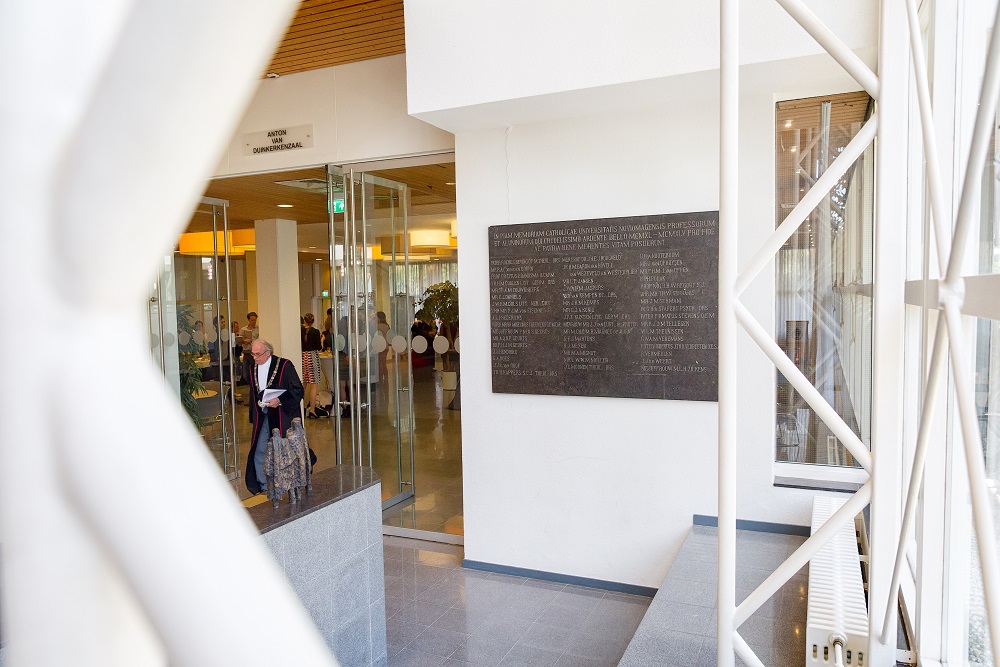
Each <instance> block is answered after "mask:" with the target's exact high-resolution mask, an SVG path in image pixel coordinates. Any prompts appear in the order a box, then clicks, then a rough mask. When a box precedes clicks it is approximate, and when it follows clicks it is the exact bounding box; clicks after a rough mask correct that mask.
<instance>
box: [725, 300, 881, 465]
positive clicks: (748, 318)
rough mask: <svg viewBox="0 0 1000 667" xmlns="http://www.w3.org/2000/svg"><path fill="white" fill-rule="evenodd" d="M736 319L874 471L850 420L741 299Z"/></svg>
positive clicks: (859, 459) (834, 432) (800, 392)
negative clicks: (794, 361) (849, 422)
mask: <svg viewBox="0 0 1000 667" xmlns="http://www.w3.org/2000/svg"><path fill="white" fill-rule="evenodd" d="M736 319H737V320H738V321H739V323H740V324H741V325H743V328H744V329H745V330H746V332H747V333H748V334H750V338H752V339H753V341H754V342H755V343H757V346H758V347H760V349H761V350H762V351H763V352H764V354H766V355H767V357H768V358H769V359H770V360H771V363H773V364H774V365H775V366H776V367H777V368H778V370H779V371H781V374H782V375H784V376H785V379H787V380H788V381H789V382H790V383H791V385H792V386H793V387H795V390H796V391H798V392H799V394H800V395H801V396H802V398H803V399H805V401H806V403H808V404H809V407H811V408H812V409H813V410H814V411H815V412H816V415H817V416H818V417H819V418H820V419H822V420H823V423H825V424H826V425H827V427H829V429H830V430H831V431H833V434H834V435H836V436H837V439H838V440H840V442H841V444H843V445H844V447H846V448H847V451H849V452H850V453H851V455H852V456H853V457H854V459H855V460H856V461H857V462H858V463H859V464H860V465H861V467H862V468H864V469H865V470H866V471H867V472H868V474H869V475H870V474H871V471H872V457H871V453H869V451H868V448H867V447H865V443H863V442H861V439H860V438H858V436H857V435H856V434H855V433H854V431H852V430H851V427H850V426H848V425H847V422H845V421H844V420H843V419H842V418H841V416H840V415H838V414H837V411H836V410H834V409H833V407H832V406H831V405H830V404H829V403H827V401H826V399H825V398H823V395H822V394H820V393H819V391H818V390H817V389H816V387H814V386H813V385H812V383H811V382H809V379H808V378H807V377H806V376H805V375H803V374H802V371H800V370H799V369H798V367H797V366H796V365H795V364H794V363H792V360H791V359H789V358H788V355H786V354H785V353H784V352H783V351H782V349H781V348H780V347H778V344H777V343H775V342H774V339H773V338H771V336H770V335H769V334H768V333H767V332H766V331H764V328H763V327H762V326H761V325H760V323H759V322H758V321H757V320H756V319H754V317H753V315H751V314H750V311H748V310H747V309H746V306H744V305H743V304H742V303H740V302H739V301H737V302H736Z"/></svg>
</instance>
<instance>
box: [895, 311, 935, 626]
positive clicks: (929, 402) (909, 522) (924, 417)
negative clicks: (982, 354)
mask: <svg viewBox="0 0 1000 667" xmlns="http://www.w3.org/2000/svg"><path fill="white" fill-rule="evenodd" d="M947 342H948V337H947V330H946V328H945V323H944V318H943V317H940V318H938V323H937V329H936V330H935V332H934V350H933V352H931V364H930V369H929V370H928V373H927V383H926V384H925V385H924V387H925V389H924V397H923V402H922V403H923V404H922V405H921V406H920V426H919V427H918V430H917V446H916V449H915V451H914V452H913V465H912V469H911V471H910V485H909V488H908V490H907V492H906V506H905V509H904V510H903V522H902V525H901V526H900V529H899V541H898V542H897V544H896V562H895V564H894V565H893V569H892V583H891V584H890V586H889V597H888V600H889V602H893V601H895V600H896V597H897V596H898V595H899V578H900V576H902V572H903V563H904V561H905V560H906V552H907V545H908V543H909V541H910V529H911V528H912V527H913V519H914V517H915V516H916V510H917V499H918V498H919V496H920V487H921V486H922V485H923V481H924V464H925V463H926V461H927V452H928V449H929V448H930V435H931V422H932V420H933V418H934V409H935V406H936V404H937V397H938V393H939V392H940V390H941V382H942V380H943V379H944V377H945V359H946V352H947V350H946V348H945V346H946V345H947ZM893 607H894V605H893V604H887V605H886V609H885V616H884V618H883V619H882V632H881V638H882V643H883V644H887V643H888V642H889V639H890V637H891V634H890V632H894V631H895V629H896V628H895V624H894V623H892V620H893V617H894V616H895V614H894V611H893Z"/></svg>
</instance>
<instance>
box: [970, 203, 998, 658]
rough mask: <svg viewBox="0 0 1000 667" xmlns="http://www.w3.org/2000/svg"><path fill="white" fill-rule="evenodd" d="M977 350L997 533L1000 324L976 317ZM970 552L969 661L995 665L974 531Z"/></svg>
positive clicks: (980, 412) (985, 455)
mask: <svg viewBox="0 0 1000 667" xmlns="http://www.w3.org/2000/svg"><path fill="white" fill-rule="evenodd" d="M984 214H985V211H984ZM975 349H976V375H975V380H974V381H975V392H976V393H975V396H976V414H977V415H978V417H979V431H980V435H981V437H982V451H983V460H984V462H985V463H986V484H987V487H988V488H989V490H990V503H991V507H992V510H993V525H994V529H995V530H996V529H997V527H998V526H1000V322H998V321H997V320H989V319H982V318H977V320H976V348H975ZM970 512H971V507H970ZM970 516H971V515H970ZM970 520H971V519H970ZM993 539H994V540H995V541H997V542H1000V534H998V535H994V536H993ZM970 551H971V567H970V572H971V574H970V582H969V662H970V663H971V664H976V663H983V664H993V662H992V652H991V650H990V639H989V632H988V629H987V626H986V605H985V601H984V598H983V581H982V571H981V569H980V567H979V554H978V549H977V546H976V536H975V533H974V531H973V535H972V541H971V549H970Z"/></svg>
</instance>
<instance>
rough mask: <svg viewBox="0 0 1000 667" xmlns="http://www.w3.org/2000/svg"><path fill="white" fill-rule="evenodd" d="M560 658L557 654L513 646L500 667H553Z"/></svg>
mask: <svg viewBox="0 0 1000 667" xmlns="http://www.w3.org/2000/svg"><path fill="white" fill-rule="evenodd" d="M559 658H560V656H559V654H558V653H553V652H551V651H545V650H542V649H537V648H531V647H530V646H514V648H512V649H511V650H510V652H509V653H507V655H505V656H504V658H503V660H501V661H500V666H501V667H554V665H555V664H556V662H557V661H558V660H559Z"/></svg>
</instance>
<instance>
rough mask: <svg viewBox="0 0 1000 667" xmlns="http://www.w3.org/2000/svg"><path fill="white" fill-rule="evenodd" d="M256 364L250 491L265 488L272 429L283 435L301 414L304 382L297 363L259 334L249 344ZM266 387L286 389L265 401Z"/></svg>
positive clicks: (248, 474) (252, 393) (252, 378)
mask: <svg viewBox="0 0 1000 667" xmlns="http://www.w3.org/2000/svg"><path fill="white" fill-rule="evenodd" d="M250 350H251V354H252V356H253V360H254V363H255V364H256V365H255V367H254V369H253V372H252V373H251V374H250V422H251V423H252V424H253V439H252V440H251V441H250V442H251V445H250V453H249V455H248V456H247V467H246V486H247V490H249V491H250V493H254V494H257V493H261V492H263V491H264V490H265V486H266V484H267V477H266V476H265V475H264V455H265V453H266V452H267V441H268V440H269V439H270V438H271V430H272V429H278V431H279V432H280V433H281V435H282V437H284V436H285V433H286V432H287V431H288V427H290V426H291V425H292V420H293V419H295V418H296V417H298V418H300V419H301V418H302V394H303V392H302V382H300V381H299V374H298V373H297V372H296V371H295V365H294V364H292V362H291V361H289V360H288V359H282V358H281V357H277V356H275V355H274V347H273V346H272V345H271V344H270V343H268V342H267V341H266V340H264V339H263V338H258V339H257V340H255V341H254V342H253V345H252V346H251V348H250ZM266 389H283V390H284V393H282V394H281V395H279V396H276V397H274V398H271V399H269V400H268V401H266V402H265V401H263V400H262V399H263V395H264V391H265V390H266Z"/></svg>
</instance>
